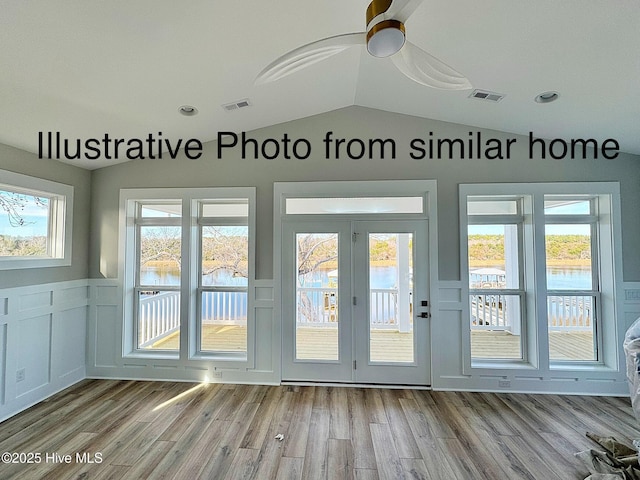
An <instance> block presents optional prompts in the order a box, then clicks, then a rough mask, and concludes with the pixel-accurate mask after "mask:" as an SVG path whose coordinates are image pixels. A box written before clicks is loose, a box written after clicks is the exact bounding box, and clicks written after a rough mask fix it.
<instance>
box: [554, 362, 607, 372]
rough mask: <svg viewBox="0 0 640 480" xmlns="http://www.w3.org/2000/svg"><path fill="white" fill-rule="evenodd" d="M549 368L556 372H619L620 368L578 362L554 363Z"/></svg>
mask: <svg viewBox="0 0 640 480" xmlns="http://www.w3.org/2000/svg"><path fill="white" fill-rule="evenodd" d="M549 370H553V371H555V372H558V371H562V372H617V371H618V369H616V368H611V367H608V366H606V365H604V364H602V363H585V364H583V365H580V364H576V363H552V364H550V365H549Z"/></svg>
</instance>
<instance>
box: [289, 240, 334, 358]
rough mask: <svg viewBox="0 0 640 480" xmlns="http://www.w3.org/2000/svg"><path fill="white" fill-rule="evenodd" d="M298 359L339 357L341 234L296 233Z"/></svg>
mask: <svg viewBox="0 0 640 480" xmlns="http://www.w3.org/2000/svg"><path fill="white" fill-rule="evenodd" d="M295 275H296V340H295V341H296V348H295V352H296V354H295V358H296V359H297V360H330V361H337V360H339V342H338V333H339V326H340V322H339V318H338V312H339V309H338V286H339V275H338V234H337V233H297V234H296V272H295Z"/></svg>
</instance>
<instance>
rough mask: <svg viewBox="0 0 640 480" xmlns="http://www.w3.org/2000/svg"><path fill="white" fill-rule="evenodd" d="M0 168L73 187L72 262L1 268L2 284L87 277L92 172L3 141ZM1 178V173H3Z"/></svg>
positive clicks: (30, 283) (18, 284)
mask: <svg viewBox="0 0 640 480" xmlns="http://www.w3.org/2000/svg"><path fill="white" fill-rule="evenodd" d="M0 169H2V170H8V171H11V172H15V173H22V174H24V175H30V176H32V177H38V178H44V179H46V180H53V181H55V182H59V183H64V184H67V185H72V186H73V187H74V189H73V197H74V202H73V240H72V242H73V244H72V247H71V249H72V250H71V251H72V259H71V265H70V266H68V267H50V268H28V269H21V270H2V271H0V288H10V287H22V286H25V285H36V284H42V283H50V282H60V281H65V280H77V279H82V278H87V276H88V264H89V260H88V258H89V253H88V252H89V214H90V203H91V172H89V171H88V170H84V169H82V168H78V167H74V166H71V165H66V164H63V163H61V162H58V161H56V160H42V159H39V158H38V157H37V155H34V154H32V153H29V152H25V151H24V150H19V149H17V148H13V147H9V146H7V145H3V144H0ZM1 182H2V176H1V175H0V183H1ZM0 214H2V212H0Z"/></svg>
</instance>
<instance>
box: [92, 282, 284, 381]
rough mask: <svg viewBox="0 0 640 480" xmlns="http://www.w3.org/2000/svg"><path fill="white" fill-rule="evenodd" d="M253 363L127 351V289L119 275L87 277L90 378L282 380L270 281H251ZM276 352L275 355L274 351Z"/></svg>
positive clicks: (272, 289)
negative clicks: (244, 363) (167, 356)
mask: <svg viewBox="0 0 640 480" xmlns="http://www.w3.org/2000/svg"><path fill="white" fill-rule="evenodd" d="M253 283H254V285H253V289H254V291H253V298H255V301H254V302H253V313H254V317H253V318H254V325H253V331H254V334H253V341H251V340H250V344H249V346H248V348H249V349H253V359H254V361H253V366H252V367H238V366H234V364H233V362H229V361H226V362H225V361H216V360H209V359H202V358H194V359H178V358H161V357H158V356H155V355H154V356H152V355H149V356H146V355H140V356H138V357H132V356H126V357H125V356H124V355H123V334H124V333H125V332H123V324H124V322H123V308H124V307H123V298H124V295H123V292H122V286H121V284H120V282H119V281H118V280H117V279H94V280H89V288H90V295H89V296H90V304H89V320H88V326H87V376H88V377H90V378H109V379H129V380H167V381H185V382H202V381H207V382H224V383H247V384H272V385H277V384H279V383H280V377H279V368H280V365H279V363H277V362H276V361H275V360H276V358H278V359H279V350H278V351H277V352H274V344H276V341H277V345H279V337H277V338H276V333H275V332H276V331H277V330H276V329H275V327H274V316H273V308H274V301H273V296H274V286H273V281H272V280H256V281H254V282H253ZM276 354H277V356H276Z"/></svg>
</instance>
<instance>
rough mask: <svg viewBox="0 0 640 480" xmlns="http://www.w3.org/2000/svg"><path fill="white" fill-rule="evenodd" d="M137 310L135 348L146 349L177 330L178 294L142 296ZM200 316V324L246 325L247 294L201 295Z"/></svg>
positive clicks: (242, 291) (240, 291) (221, 292)
mask: <svg viewBox="0 0 640 480" xmlns="http://www.w3.org/2000/svg"><path fill="white" fill-rule="evenodd" d="M141 293H142V295H141V297H140V301H139V306H138V311H139V313H138V345H139V348H149V347H151V346H152V345H153V344H154V343H156V342H158V341H160V340H162V339H163V338H165V337H168V336H169V335H171V334H172V333H174V332H177V331H178V330H179V329H180V292H176V291H164V292H162V291H157V290H154V291H144V292H141ZM200 315H201V318H202V323H203V324H217V325H246V324H247V291H246V289H243V288H234V289H233V290H213V291H212V290H205V291H202V306H201V310H200Z"/></svg>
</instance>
